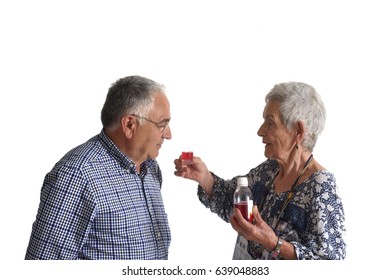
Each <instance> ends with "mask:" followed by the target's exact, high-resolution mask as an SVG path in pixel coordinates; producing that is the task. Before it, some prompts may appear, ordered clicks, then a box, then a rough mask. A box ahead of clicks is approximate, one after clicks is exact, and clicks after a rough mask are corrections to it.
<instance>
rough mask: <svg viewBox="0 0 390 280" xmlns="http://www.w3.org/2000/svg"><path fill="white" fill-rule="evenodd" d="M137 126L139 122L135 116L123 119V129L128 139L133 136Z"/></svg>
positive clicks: (127, 116) (126, 116)
mask: <svg viewBox="0 0 390 280" xmlns="http://www.w3.org/2000/svg"><path fill="white" fill-rule="evenodd" d="M136 126H137V120H136V118H135V117H134V116H131V115H125V116H123V117H122V119H121V127H122V131H123V134H124V135H125V136H126V138H128V139H130V138H131V137H132V136H133V133H134V130H135V128H136Z"/></svg>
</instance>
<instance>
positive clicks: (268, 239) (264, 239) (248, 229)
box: [230, 206, 278, 251]
mask: <svg viewBox="0 0 390 280" xmlns="http://www.w3.org/2000/svg"><path fill="white" fill-rule="evenodd" d="M252 214H253V224H251V223H249V222H248V221H246V220H245V219H244V217H243V216H242V214H241V212H240V210H238V209H236V208H235V209H234V215H233V216H232V217H231V218H230V224H231V225H232V227H233V228H234V229H235V230H236V231H237V232H238V233H239V234H240V235H241V236H242V237H244V238H245V239H247V240H251V241H255V242H257V243H260V244H262V245H263V246H264V247H265V248H266V249H267V250H269V251H272V250H273V249H274V248H275V245H276V243H277V242H278V237H277V236H276V234H275V232H274V231H273V229H272V228H271V227H270V226H269V225H268V224H267V223H266V222H265V221H264V220H263V219H262V218H261V216H260V213H259V210H258V209H257V206H254V207H253V209H252Z"/></svg>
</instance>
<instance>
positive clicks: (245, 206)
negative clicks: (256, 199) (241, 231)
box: [233, 177, 253, 223]
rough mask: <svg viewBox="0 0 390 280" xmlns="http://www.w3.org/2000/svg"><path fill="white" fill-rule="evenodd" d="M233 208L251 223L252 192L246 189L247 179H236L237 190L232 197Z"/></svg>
mask: <svg viewBox="0 0 390 280" xmlns="http://www.w3.org/2000/svg"><path fill="white" fill-rule="evenodd" d="M233 199H234V207H235V208H237V209H239V210H240V212H241V214H242V216H243V217H244V218H245V219H246V220H247V221H248V222H251V223H252V221H253V214H252V207H253V198H252V192H251V190H250V189H249V187H248V178H247V177H238V178H237V188H236V191H235V192H234V195H233Z"/></svg>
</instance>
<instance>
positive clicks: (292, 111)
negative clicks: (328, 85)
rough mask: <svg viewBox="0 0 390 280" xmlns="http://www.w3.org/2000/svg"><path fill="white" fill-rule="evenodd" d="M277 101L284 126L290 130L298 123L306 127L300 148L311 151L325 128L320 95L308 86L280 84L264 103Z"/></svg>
mask: <svg viewBox="0 0 390 280" xmlns="http://www.w3.org/2000/svg"><path fill="white" fill-rule="evenodd" d="M271 100H273V101H278V102H279V110H280V114H281V116H282V120H283V123H284V125H285V126H286V127H287V128H288V129H291V128H292V127H293V126H294V125H295V124H296V123H297V122H298V121H302V122H303V123H304V124H305V127H306V132H307V133H306V134H305V136H304V138H303V140H302V146H303V147H305V148H306V149H308V150H309V151H313V149H314V146H315V145H316V142H317V138H318V136H319V135H320V134H321V132H322V130H323V129H324V126H325V120H326V111H325V106H324V103H323V102H322V100H321V97H320V95H319V94H318V93H317V91H316V90H315V89H314V88H313V87H312V86H310V85H308V84H305V83H298V82H289V83H280V84H277V85H275V86H274V88H273V89H272V90H271V91H270V92H269V93H268V94H267V96H266V97H265V102H268V101H271Z"/></svg>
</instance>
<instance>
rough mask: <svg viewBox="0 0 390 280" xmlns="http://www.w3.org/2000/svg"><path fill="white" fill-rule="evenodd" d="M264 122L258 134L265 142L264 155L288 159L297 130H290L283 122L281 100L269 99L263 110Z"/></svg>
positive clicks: (277, 158) (281, 159)
mask: <svg viewBox="0 0 390 280" xmlns="http://www.w3.org/2000/svg"><path fill="white" fill-rule="evenodd" d="M263 118H264V123H263V124H262V125H261V126H260V128H259V130H258V132H257V134H258V135H259V136H260V137H262V138H263V143H264V144H265V150H264V155H265V156H266V157H267V158H273V159H276V160H280V161H283V160H286V159H287V158H288V156H289V155H290V154H291V152H292V150H293V149H294V146H295V136H296V131H295V130H294V129H291V130H288V129H287V127H286V126H285V125H284V124H283V120H282V117H281V115H280V111H279V102H277V101H268V102H267V104H266V105H265V108H264V112H263Z"/></svg>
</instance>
